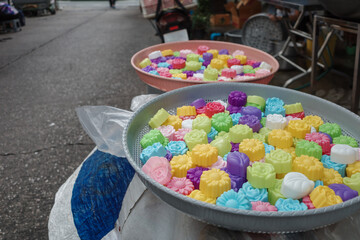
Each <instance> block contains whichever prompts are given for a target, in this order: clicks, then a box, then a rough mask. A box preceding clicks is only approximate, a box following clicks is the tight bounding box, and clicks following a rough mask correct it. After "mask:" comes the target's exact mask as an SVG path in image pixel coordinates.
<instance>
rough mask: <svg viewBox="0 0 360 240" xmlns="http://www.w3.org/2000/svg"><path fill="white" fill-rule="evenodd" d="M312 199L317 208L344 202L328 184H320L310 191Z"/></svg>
mask: <svg viewBox="0 0 360 240" xmlns="http://www.w3.org/2000/svg"><path fill="white" fill-rule="evenodd" d="M310 199H311V201H312V203H313V204H314V207H315V208H322V207H328V206H331V205H335V204H338V203H342V202H343V201H342V199H341V197H340V196H337V195H335V192H334V190H332V189H331V188H329V187H328V186H318V187H316V188H315V189H314V190H313V191H312V192H311V193H310Z"/></svg>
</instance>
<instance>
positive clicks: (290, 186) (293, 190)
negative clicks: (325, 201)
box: [281, 172, 314, 199]
mask: <svg viewBox="0 0 360 240" xmlns="http://www.w3.org/2000/svg"><path fill="white" fill-rule="evenodd" d="M313 189H314V182H313V181H310V180H309V179H308V178H307V177H306V176H305V175H304V174H302V173H299V172H290V173H288V174H286V175H285V177H284V179H283V182H282V185H281V193H282V194H283V195H284V196H285V197H286V198H292V199H300V198H302V197H305V196H307V195H309V193H311V191H312V190H313Z"/></svg>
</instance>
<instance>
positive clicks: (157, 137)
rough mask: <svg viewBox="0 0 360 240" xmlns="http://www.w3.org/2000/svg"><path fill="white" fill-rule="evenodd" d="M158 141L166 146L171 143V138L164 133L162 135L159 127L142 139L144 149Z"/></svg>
mask: <svg viewBox="0 0 360 240" xmlns="http://www.w3.org/2000/svg"><path fill="white" fill-rule="evenodd" d="M157 142H159V143H161V144H162V145H163V146H166V145H167V144H168V143H169V139H167V138H166V137H164V135H162V134H161V132H160V131H159V130H158V129H153V130H150V132H148V133H146V134H145V135H144V136H143V137H142V139H141V140H140V145H141V147H142V148H143V149H145V148H147V147H149V146H151V145H153V144H154V143H157Z"/></svg>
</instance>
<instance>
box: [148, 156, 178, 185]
mask: <svg viewBox="0 0 360 240" xmlns="http://www.w3.org/2000/svg"><path fill="white" fill-rule="evenodd" d="M141 169H142V170H143V172H144V173H145V174H146V175H148V176H149V177H151V178H152V179H154V180H155V181H157V182H158V183H160V184H162V185H166V184H167V183H168V182H169V181H170V179H171V166H170V163H169V161H168V160H167V159H166V158H164V157H151V158H149V160H148V161H147V162H146V163H145V164H144V166H143V167H142V168H141Z"/></svg>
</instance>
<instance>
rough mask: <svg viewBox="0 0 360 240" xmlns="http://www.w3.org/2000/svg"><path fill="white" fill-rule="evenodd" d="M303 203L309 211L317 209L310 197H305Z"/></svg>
mask: <svg viewBox="0 0 360 240" xmlns="http://www.w3.org/2000/svg"><path fill="white" fill-rule="evenodd" d="M302 202H303V203H304V204H305V205H306V206H307V207H308V209H315V206H314V204H313V203H312V201H311V199H310V197H309V196H306V197H303V199H302Z"/></svg>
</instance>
